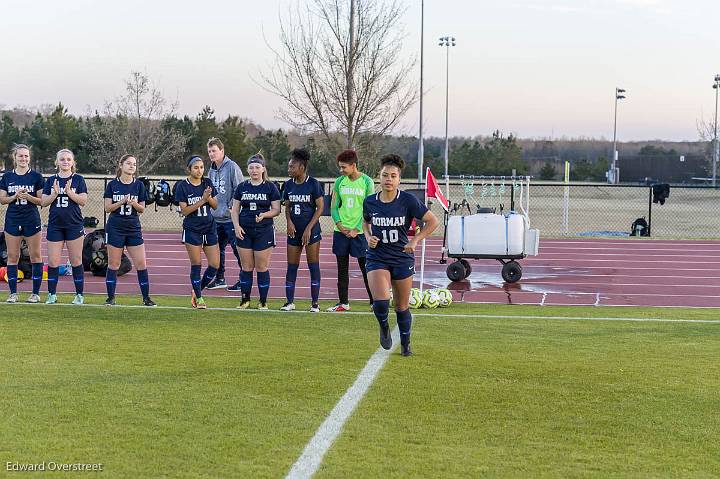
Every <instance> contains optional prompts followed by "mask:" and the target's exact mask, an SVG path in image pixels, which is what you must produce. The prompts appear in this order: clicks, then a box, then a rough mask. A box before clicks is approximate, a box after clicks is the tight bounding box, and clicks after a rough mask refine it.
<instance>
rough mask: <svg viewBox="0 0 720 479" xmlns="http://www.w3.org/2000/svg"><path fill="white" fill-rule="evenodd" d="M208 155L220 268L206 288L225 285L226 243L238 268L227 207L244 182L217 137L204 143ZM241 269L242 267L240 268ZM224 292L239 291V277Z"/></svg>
mask: <svg viewBox="0 0 720 479" xmlns="http://www.w3.org/2000/svg"><path fill="white" fill-rule="evenodd" d="M207 148H208V156H209V157H210V173H209V176H210V181H212V183H213V185H214V186H215V189H216V190H217V196H216V197H215V198H216V199H217V203H218V205H217V208H215V209H214V210H212V215H213V216H214V217H215V224H216V226H217V235H218V246H219V247H220V267H219V268H218V271H217V274H216V275H215V279H214V280H213V281H212V282H210V284H208V285H207V288H208V289H218V288H225V287H226V286H227V284H226V283H225V247H226V246H227V245H228V244H230V247H231V248H232V251H233V254H234V255H235V258H237V262H238V268H240V254H239V253H238V250H237V247H236V246H235V230H234V229H233V222H232V219H231V218H230V210H231V208H232V203H233V193H234V192H235V188H237V186H238V185H239V184H240V183H242V182H243V181H245V179H244V178H243V174H242V170H241V169H240V167H239V166H238V164H237V163H235V162H234V161H233V160H231V159H230V158H228V157H227V156H225V146H224V145H223V142H222V141H220V139H218V138H210V139H209V140H208V143H207ZM240 270H242V268H240ZM238 274H239V273H238ZM227 289H228V291H240V278H239V277H238V282H237V283H235V284H233V285H230V286H227Z"/></svg>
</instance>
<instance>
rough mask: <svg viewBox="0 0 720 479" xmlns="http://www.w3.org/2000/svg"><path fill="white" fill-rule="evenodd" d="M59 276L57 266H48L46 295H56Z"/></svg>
mask: <svg viewBox="0 0 720 479" xmlns="http://www.w3.org/2000/svg"><path fill="white" fill-rule="evenodd" d="M59 274H60V268H58V267H57V266H48V293H50V294H55V293H56V291H57V283H58V276H59Z"/></svg>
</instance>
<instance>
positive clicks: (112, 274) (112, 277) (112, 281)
mask: <svg viewBox="0 0 720 479" xmlns="http://www.w3.org/2000/svg"><path fill="white" fill-rule="evenodd" d="M115 286H117V270H116V269H110V267H108V269H107V273H106V274H105V289H107V295H108V298H114V297H115Z"/></svg>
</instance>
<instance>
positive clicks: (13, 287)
mask: <svg viewBox="0 0 720 479" xmlns="http://www.w3.org/2000/svg"><path fill="white" fill-rule="evenodd" d="M17 272H18V266H17V265H16V264H9V265H7V273H6V274H7V281H8V286H9V287H10V294H15V293H17Z"/></svg>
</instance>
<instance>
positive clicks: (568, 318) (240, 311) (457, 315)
mask: <svg viewBox="0 0 720 479" xmlns="http://www.w3.org/2000/svg"><path fill="white" fill-rule="evenodd" d="M62 294H70V293H62ZM88 294H90V293H88ZM588 294H593V293H588ZM103 295H104V293H103ZM182 297H186V296H182ZM470 304H484V303H470ZM490 304H494V303H490ZM3 306H6V307H9V308H17V307H21V306H28V307H31V308H33V307H34V308H39V307H44V306H47V307H50V308H54V307H61V306H68V307H71V308H102V309H106V310H108V311H110V310H113V309H118V308H129V309H144V310H153V309H156V310H157V309H172V310H178V311H198V310H196V309H194V308H192V307H190V306H159V305H158V306H155V307H152V308H149V307H147V306H143V305H140V304H138V305H132V304H116V305H115V306H105V305H104V304H84V305H82V306H77V305H74V304H70V303H56V304H53V305H49V306H48V305H45V304H31V303H25V302H20V303H12V304H9V303H4V302H0V308H1V307H3ZM529 306H538V304H537V303H534V304H529ZM555 306H557V305H555ZM563 306H568V305H563ZM608 306H617V307H622V306H624V307H637V306H628V305H619V304H610V305H605V307H608ZM576 307H580V306H576ZM588 307H590V306H588ZM653 308H663V309H676V308H678V309H697V310H703V309H718V308H713V307H709V306H653ZM204 311H228V312H229V311H232V312H235V313H238V314H243V313H250V314H256V313H257V312H258V310H257V309H237V308H207V309H206V310H204ZM417 311H418V310H413V318H415V317H418V318H425V317H426V318H484V319H542V320H555V321H631V322H633V321H634V322H656V323H710V324H720V319H673V318H633V317H624V316H618V317H597V318H588V317H585V316H535V315H513V314H461V313H441V314H433V313H419V312H417ZM420 311H422V310H420ZM297 313H307V314H325V315H327V314H329V315H333V316H336V317H337V316H343V315H348V316H350V315H357V316H373V317H374V314H373V313H372V312H370V311H368V312H364V311H346V312H343V313H329V312H327V311H320V312H319V313H309V312H307V311H294V312H291V313H287V312H285V311H279V310H273V309H269V310H267V311H263V315H264V314H279V315H280V316H283V315H289V316H292V315H293V314H297ZM393 341H394V340H393Z"/></svg>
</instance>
